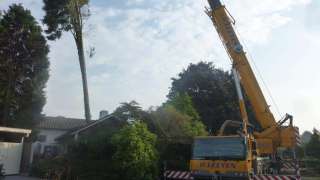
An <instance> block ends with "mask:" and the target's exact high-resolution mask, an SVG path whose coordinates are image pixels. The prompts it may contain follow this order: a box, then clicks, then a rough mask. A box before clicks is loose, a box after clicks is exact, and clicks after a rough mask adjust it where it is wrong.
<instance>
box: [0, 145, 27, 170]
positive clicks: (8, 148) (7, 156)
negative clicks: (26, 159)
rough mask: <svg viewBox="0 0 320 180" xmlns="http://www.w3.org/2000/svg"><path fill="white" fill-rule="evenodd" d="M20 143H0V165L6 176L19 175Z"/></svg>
mask: <svg viewBox="0 0 320 180" xmlns="http://www.w3.org/2000/svg"><path fill="white" fill-rule="evenodd" d="M21 154H22V143H7V142H0V164H3V168H4V172H5V174H6V175H12V174H19V172H20V162H21Z"/></svg>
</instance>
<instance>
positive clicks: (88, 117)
mask: <svg viewBox="0 0 320 180" xmlns="http://www.w3.org/2000/svg"><path fill="white" fill-rule="evenodd" d="M76 36H77V37H75V38H76V39H75V41H76V45H77V49H78V56H79V64H80V70H81V77H82V88H83V99H84V112H85V117H86V121H87V122H89V121H91V114H90V104H89V93H88V83H87V70H86V62H85V56H84V48H83V39H82V32H79V33H76Z"/></svg>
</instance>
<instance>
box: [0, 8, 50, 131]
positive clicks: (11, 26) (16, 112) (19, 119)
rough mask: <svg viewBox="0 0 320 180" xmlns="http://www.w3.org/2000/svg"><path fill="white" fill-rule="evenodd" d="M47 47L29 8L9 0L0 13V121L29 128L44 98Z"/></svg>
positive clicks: (2, 123)
mask: <svg viewBox="0 0 320 180" xmlns="http://www.w3.org/2000/svg"><path fill="white" fill-rule="evenodd" d="M48 53H49V47H48V45H47V42H46V39H45V38H44V37H43V35H42V29H41V27H40V26H39V25H38V23H37V22H36V20H35V18H34V17H33V16H32V15H31V13H30V11H29V10H26V9H24V8H23V7H22V6H21V5H16V4H13V5H11V6H10V7H9V9H8V11H4V12H3V15H2V16H1V17H0V124H1V125H7V126H14V127H25V128H30V127H32V125H33V124H34V120H35V119H37V118H39V117H40V114H41V112H42V108H43V106H44V104H45V102H46V98H45V91H44V88H45V87H46V82H47V80H48V77H49V73H48V68H49V61H48V57H47V55H48Z"/></svg>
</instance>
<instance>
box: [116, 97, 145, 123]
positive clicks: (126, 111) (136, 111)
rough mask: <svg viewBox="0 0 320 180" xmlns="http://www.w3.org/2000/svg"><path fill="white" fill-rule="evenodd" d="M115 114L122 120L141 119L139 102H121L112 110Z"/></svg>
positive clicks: (141, 113)
mask: <svg viewBox="0 0 320 180" xmlns="http://www.w3.org/2000/svg"><path fill="white" fill-rule="evenodd" d="M113 114H114V115H115V116H117V117H118V118H120V119H122V120H126V121H127V120H129V121H130V120H136V119H141V118H142V116H143V110H142V108H141V107H140V105H139V103H137V102H136V101H130V102H123V103H121V104H120V106H119V107H117V108H116V110H115V111H114V112H113Z"/></svg>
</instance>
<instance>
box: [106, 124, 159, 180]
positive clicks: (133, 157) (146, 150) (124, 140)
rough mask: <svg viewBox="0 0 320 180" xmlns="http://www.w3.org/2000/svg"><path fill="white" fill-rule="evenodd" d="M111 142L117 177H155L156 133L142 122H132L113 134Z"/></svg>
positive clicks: (147, 179) (146, 179) (128, 179)
mask: <svg viewBox="0 0 320 180" xmlns="http://www.w3.org/2000/svg"><path fill="white" fill-rule="evenodd" d="M112 144H113V145H114V146H115V154H114V155H113V157H112V159H113V163H114V166H115V167H116V169H117V171H118V172H116V173H117V174H118V179H123V180H142V179H143V180H154V179H156V177H157V160H158V155H157V151H156V148H155V145H156V135H154V134H152V133H150V132H149V131H148V129H147V126H146V125H145V124H144V123H141V122H134V123H133V124H130V125H128V126H126V127H124V128H123V129H121V130H120V132H119V133H117V134H115V135H114V136H113V138H112ZM124 172H125V173H124Z"/></svg>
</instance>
